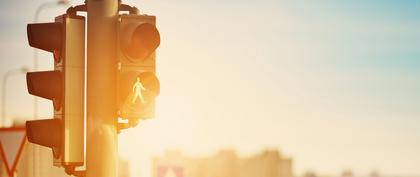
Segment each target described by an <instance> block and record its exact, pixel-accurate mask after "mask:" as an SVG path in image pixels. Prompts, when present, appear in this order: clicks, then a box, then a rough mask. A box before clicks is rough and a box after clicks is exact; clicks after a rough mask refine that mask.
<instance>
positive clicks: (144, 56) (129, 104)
mask: <svg viewBox="0 0 420 177" xmlns="http://www.w3.org/2000/svg"><path fill="white" fill-rule="evenodd" d="M155 23H156V17H155V16H148V15H133V14H130V15H127V14H124V15H120V16H119V21H118V30H117V31H118V35H117V36H118V49H117V51H118V52H117V56H118V70H119V72H118V77H117V78H118V89H117V90H118V94H117V95H118V98H117V99H118V108H119V109H118V114H119V117H120V118H122V119H127V120H128V123H129V124H130V126H135V125H136V124H137V123H138V121H139V120H140V119H148V118H153V117H154V116H155V98H156V96H157V95H158V94H159V92H160V85H159V80H158V79H157V77H156V54H155V51H156V49H157V47H158V46H159V44H160V35H159V32H158V30H157V29H156V26H155Z"/></svg>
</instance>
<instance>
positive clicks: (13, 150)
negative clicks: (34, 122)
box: [0, 127, 26, 176]
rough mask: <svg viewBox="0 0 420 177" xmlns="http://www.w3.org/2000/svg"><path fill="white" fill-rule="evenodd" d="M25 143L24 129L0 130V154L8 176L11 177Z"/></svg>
mask: <svg viewBox="0 0 420 177" xmlns="http://www.w3.org/2000/svg"><path fill="white" fill-rule="evenodd" d="M25 142H26V133H25V128H20V127H19V128H16V127H13V128H0V152H1V157H2V160H3V162H4V165H5V166H6V169H7V173H8V174H9V176H13V172H14V171H15V169H16V165H17V162H18V160H19V157H20V154H21V153H22V150H23V146H24V144H25Z"/></svg>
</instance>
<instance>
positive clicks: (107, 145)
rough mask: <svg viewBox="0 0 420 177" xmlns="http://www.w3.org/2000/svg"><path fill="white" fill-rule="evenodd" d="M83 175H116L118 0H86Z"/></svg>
mask: <svg viewBox="0 0 420 177" xmlns="http://www.w3.org/2000/svg"><path fill="white" fill-rule="evenodd" d="M87 12H88V13H87V16H88V21H87V100H86V101H87V112H86V114H87V121H86V124H87V125H86V177H97V176H101V177H116V176H117V162H118V155H117V154H118V152H117V145H118V143H117V142H118V139H117V131H116V127H117V114H116V110H117V109H116V108H117V106H116V83H117V82H116V81H117V80H116V74H117V59H116V42H117V40H116V35H117V32H116V29H117V18H118V0H87Z"/></svg>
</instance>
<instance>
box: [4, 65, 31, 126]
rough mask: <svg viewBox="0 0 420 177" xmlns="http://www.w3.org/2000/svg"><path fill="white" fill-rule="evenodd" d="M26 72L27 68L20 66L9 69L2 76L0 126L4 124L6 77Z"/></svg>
mask: <svg viewBox="0 0 420 177" xmlns="http://www.w3.org/2000/svg"><path fill="white" fill-rule="evenodd" d="M26 72H28V68H26V67H22V68H20V69H13V70H9V71H7V72H6V74H5V75H4V76H3V85H2V94H1V119H2V122H1V126H2V127H5V126H6V88H7V87H6V84H7V79H8V78H9V77H10V76H12V75H15V74H20V73H26Z"/></svg>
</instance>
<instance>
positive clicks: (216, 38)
mask: <svg viewBox="0 0 420 177" xmlns="http://www.w3.org/2000/svg"><path fill="white" fill-rule="evenodd" d="M43 2H47V1H41V0H36V1H22V0H16V1H12V0H4V1H2V2H0V21H1V22H2V24H3V25H2V29H1V30H0V39H1V40H0V51H1V52H0V57H1V60H0V75H2V76H3V75H4V73H5V72H7V71H9V70H13V69H16V68H21V67H22V66H27V67H29V68H31V69H32V66H33V61H32V55H33V49H32V48H31V47H29V45H28V43H27V39H26V24H27V23H32V22H33V21H34V19H33V18H34V16H33V14H34V13H35V10H36V7H38V6H39V5H40V4H42V3H43ZM123 2H124V3H126V4H130V5H135V6H137V7H138V8H139V9H140V11H141V13H146V14H149V15H156V16H157V27H158V29H159V31H160V34H161V45H160V47H159V49H158V50H157V75H158V77H159V80H160V82H161V93H160V95H159V98H158V100H157V101H158V103H157V107H156V110H157V113H156V114H157V116H156V118H155V119H150V120H146V121H143V122H140V124H139V125H138V126H137V127H136V128H132V129H128V130H125V131H123V132H122V133H121V134H120V135H119V151H120V154H121V156H122V157H123V158H126V159H129V160H130V162H131V168H132V173H133V174H134V176H135V177H137V176H142V177H145V176H149V174H150V169H151V167H150V160H151V158H152V157H153V156H156V155H162V154H163V153H164V152H165V150H167V149H178V150H180V151H182V152H184V153H185V154H187V155H191V156H209V155H212V154H215V153H216V152H217V151H219V150H220V149H225V148H229V149H236V150H237V152H238V154H239V155H241V156H244V157H246V156H250V155H253V154H256V153H258V152H260V151H262V150H264V149H267V148H268V149H279V150H280V151H281V152H282V154H284V155H285V156H287V157H291V158H292V159H293V169H294V172H295V174H296V175H301V174H303V173H304V172H306V171H308V170H312V171H315V172H317V173H320V174H331V175H338V174H340V173H341V171H342V170H344V169H352V170H353V171H354V172H355V174H356V175H367V174H369V173H370V172H371V171H372V170H377V171H379V172H380V173H382V174H385V175H401V176H404V175H407V176H412V175H417V176H418V175H420V169H419V165H418V164H420V151H419V149H420V128H419V126H420V92H419V90H420V79H418V76H419V75H420V31H419V30H418V29H419V28H420V13H419V12H420V2H419V1H415V0H405V1H391V0H382V1H379V0H354V1H333V0H313V1H301V0H295V1H291V0H259V1H256V0H253V1H250V0H245V1H238V0H223V1H222V0H212V1H208V0H206V1H204V0H202V1H192V0H180V1H169V0H155V1H152V0H140V1H123ZM71 3H72V4H73V5H77V4H81V3H83V2H82V1H71ZM65 9H66V8H64V7H56V6H54V7H49V8H46V9H45V10H44V11H42V12H41V14H40V18H39V21H40V22H49V21H53V18H54V17H55V16H57V15H60V14H61V13H63V12H64V11H65ZM39 53H40V67H39V70H48V69H52V63H53V62H52V55H51V54H49V53H46V52H42V51H40V52H39ZM32 105H33V97H32V96H31V95H29V94H28V93H27V91H26V84H25V77H24V74H16V75H13V76H11V77H10V79H9V80H8V82H7V104H6V108H7V109H6V110H7V114H6V118H7V119H8V121H9V122H11V120H12V119H17V120H25V119H32V117H33V116H32V112H33V107H32ZM40 105H41V106H40V115H41V116H42V117H43V118H48V117H51V116H52V106H51V103H50V102H49V101H46V100H41V103H40Z"/></svg>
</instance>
